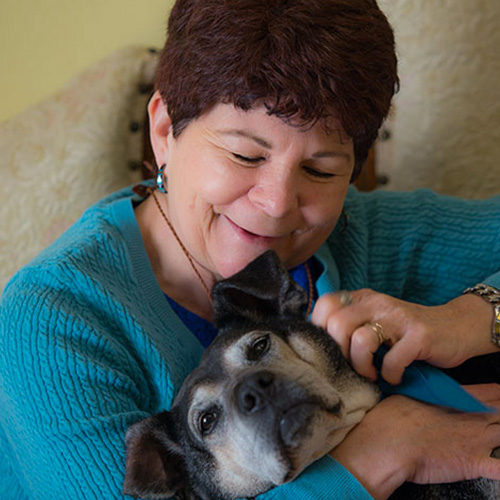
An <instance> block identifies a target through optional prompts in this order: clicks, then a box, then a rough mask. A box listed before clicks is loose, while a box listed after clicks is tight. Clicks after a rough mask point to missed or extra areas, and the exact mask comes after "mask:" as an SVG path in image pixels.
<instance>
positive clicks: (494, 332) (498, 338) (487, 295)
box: [463, 283, 500, 349]
mask: <svg viewBox="0 0 500 500" xmlns="http://www.w3.org/2000/svg"><path fill="white" fill-rule="evenodd" d="M463 293H464V294H473V295H476V296H478V297H480V298H481V299H483V300H484V301H485V302H486V303H487V304H489V306H490V307H491V309H492V310H493V321H492V323H491V342H492V344H493V345H494V346H495V347H497V348H499V349H500V290H499V289H498V288H495V287H493V286H490V285H485V284H483V283H479V284H477V285H475V286H473V287H470V288H467V289H466V290H464V292H463Z"/></svg>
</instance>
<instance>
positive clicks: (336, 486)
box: [257, 455, 372, 500]
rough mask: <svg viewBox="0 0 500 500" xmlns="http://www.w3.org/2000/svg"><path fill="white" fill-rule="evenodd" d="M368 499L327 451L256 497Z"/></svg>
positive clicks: (265, 499)
mask: <svg viewBox="0 0 500 500" xmlns="http://www.w3.org/2000/svg"><path fill="white" fill-rule="evenodd" d="M296 498H300V499H301V500H331V499H332V498H336V499H338V500H370V499H371V498H372V497H371V496H370V494H369V493H368V492H367V491H366V490H365V488H363V486H362V485H361V484H360V483H359V482H358V481H357V480H356V479H355V478H354V476H352V475H351V474H350V473H349V471H348V470H347V469H345V468H344V467H343V466H342V465H340V464H339V463H338V462H336V461H335V460H333V459H332V458H330V456H329V455H326V456H324V457H323V458H322V459H320V460H318V461H316V462H315V463H314V464H312V465H310V466H309V467H308V468H307V469H306V470H305V471H304V472H302V474H301V475H300V476H299V477H298V478H297V479H295V480H294V481H292V482H291V483H287V484H285V485H283V486H279V487H278V488H274V489H273V490H270V491H268V492H267V493H264V494H262V495H259V496H258V497H257V499H258V500H291V499H296Z"/></svg>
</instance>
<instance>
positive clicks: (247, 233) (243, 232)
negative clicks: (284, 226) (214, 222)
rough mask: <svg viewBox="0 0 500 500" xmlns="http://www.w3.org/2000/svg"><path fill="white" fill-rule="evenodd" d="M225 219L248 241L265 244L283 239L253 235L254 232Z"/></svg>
mask: <svg viewBox="0 0 500 500" xmlns="http://www.w3.org/2000/svg"><path fill="white" fill-rule="evenodd" d="M224 218H225V219H226V220H227V221H228V222H229V224H230V225H231V226H232V227H233V229H235V230H236V231H237V233H238V234H240V235H241V236H243V237H246V238H248V239H252V240H261V241H263V242H272V241H275V240H277V239H279V238H282V237H283V236H280V235H275V236H274V235H273V236H267V235H262V234H257V233H253V232H252V231H249V230H248V229H245V228H243V227H241V226H239V225H238V224H236V223H235V222H233V221H232V220H231V219H230V218H229V217H227V216H226V215H224Z"/></svg>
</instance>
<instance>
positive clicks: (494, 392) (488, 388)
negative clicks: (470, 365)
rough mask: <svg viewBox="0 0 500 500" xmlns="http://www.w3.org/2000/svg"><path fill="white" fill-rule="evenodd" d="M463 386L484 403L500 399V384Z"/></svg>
mask: <svg viewBox="0 0 500 500" xmlns="http://www.w3.org/2000/svg"><path fill="white" fill-rule="evenodd" d="M463 388H464V389H465V390H466V391H467V392H468V393H469V394H471V395H472V396H474V397H475V398H477V399H480V400H481V401H482V402H483V403H491V404H493V403H495V402H498V401H500V385H499V384H474V385H464V386H463Z"/></svg>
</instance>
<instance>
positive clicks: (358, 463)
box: [330, 445, 406, 500]
mask: <svg viewBox="0 0 500 500" xmlns="http://www.w3.org/2000/svg"><path fill="white" fill-rule="evenodd" d="M368 455H369V454H366V453H365V452H364V450H363V449H362V448H361V449H358V450H357V451H355V450H348V449H346V448H345V447H344V446H342V445H339V446H338V447H337V448H335V449H334V450H332V451H331V452H330V456H331V457H332V458H333V459H335V460H336V461H337V462H339V463H340V464H341V465H342V466H343V467H345V468H346V469H347V470H348V471H349V472H350V473H351V474H352V476H354V477H355V478H356V479H357V480H358V481H359V482H360V483H361V484H362V485H363V487H364V488H365V489H366V491H368V493H369V494H370V495H371V496H372V497H373V498H374V499H375V500H384V499H386V498H388V497H389V496H390V495H391V494H392V493H393V492H394V491H395V490H396V489H397V488H398V487H399V486H401V485H402V484H403V483H404V482H405V479H406V475H405V473H404V472H403V470H404V468H403V467H399V466H397V467H391V464H390V463H389V462H388V461H386V460H384V459H381V457H379V456H378V455H377V456H368Z"/></svg>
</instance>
